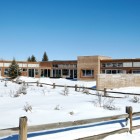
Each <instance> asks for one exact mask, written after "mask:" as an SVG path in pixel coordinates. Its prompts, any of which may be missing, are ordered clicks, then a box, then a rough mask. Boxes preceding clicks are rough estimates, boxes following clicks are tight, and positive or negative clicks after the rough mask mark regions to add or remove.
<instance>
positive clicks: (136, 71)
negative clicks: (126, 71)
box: [132, 70, 140, 74]
mask: <svg viewBox="0 0 140 140" xmlns="http://www.w3.org/2000/svg"><path fill="white" fill-rule="evenodd" d="M132 73H133V74H140V70H133V72H132Z"/></svg>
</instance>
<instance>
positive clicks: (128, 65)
mask: <svg viewBox="0 0 140 140" xmlns="http://www.w3.org/2000/svg"><path fill="white" fill-rule="evenodd" d="M123 67H132V62H124V63H123Z"/></svg>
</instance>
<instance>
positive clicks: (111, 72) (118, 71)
mask: <svg viewBox="0 0 140 140" xmlns="http://www.w3.org/2000/svg"><path fill="white" fill-rule="evenodd" d="M105 73H106V74H120V73H123V71H122V70H106V72H105Z"/></svg>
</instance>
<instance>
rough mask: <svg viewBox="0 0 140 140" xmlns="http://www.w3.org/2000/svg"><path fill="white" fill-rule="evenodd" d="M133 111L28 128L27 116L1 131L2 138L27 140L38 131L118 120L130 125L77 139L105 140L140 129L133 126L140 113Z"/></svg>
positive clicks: (128, 109) (127, 109)
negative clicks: (13, 126)
mask: <svg viewBox="0 0 140 140" xmlns="http://www.w3.org/2000/svg"><path fill="white" fill-rule="evenodd" d="M132 111H133V110H132V107H131V106H128V107H126V113H125V114H121V115H115V116H109V117H103V118H93V119H86V120H77V121H69V122H58V123H52V124H44V125H36V126H27V120H28V119H27V117H26V116H25V117H21V118H20V119H19V127H15V128H8V129H1V130H0V137H2V136H7V135H12V134H18V133H19V140H27V132H36V131H43V130H50V129H58V128H65V127H71V126H72V127H74V126H79V125H85V124H91V123H97V122H98V123H101V122H106V121H112V120H118V119H125V120H126V125H128V124H129V126H128V128H126V127H125V128H122V129H119V130H115V131H112V132H107V133H103V134H99V135H94V136H90V137H86V138H80V139H77V140H91V139H92V140H99V139H103V138H104V137H106V136H108V135H112V134H116V133H124V132H130V133H132V130H135V129H140V125H137V126H133V125H132V123H133V121H132V119H133V117H137V116H140V112H135V113H132ZM128 121H129V123H128Z"/></svg>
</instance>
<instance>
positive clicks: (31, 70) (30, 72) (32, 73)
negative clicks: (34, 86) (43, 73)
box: [28, 69, 35, 77]
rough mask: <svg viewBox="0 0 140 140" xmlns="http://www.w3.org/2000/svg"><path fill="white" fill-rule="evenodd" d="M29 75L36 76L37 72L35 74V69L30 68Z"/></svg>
mask: <svg viewBox="0 0 140 140" xmlns="http://www.w3.org/2000/svg"><path fill="white" fill-rule="evenodd" d="M28 76H29V77H34V76H35V74H34V69H29V70H28Z"/></svg>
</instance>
